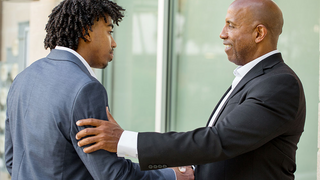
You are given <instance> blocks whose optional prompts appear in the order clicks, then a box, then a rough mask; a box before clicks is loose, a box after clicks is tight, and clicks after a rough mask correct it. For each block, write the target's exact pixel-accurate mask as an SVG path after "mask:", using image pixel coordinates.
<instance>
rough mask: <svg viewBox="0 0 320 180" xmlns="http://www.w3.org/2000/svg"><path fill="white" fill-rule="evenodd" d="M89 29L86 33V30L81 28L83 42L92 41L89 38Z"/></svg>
mask: <svg viewBox="0 0 320 180" xmlns="http://www.w3.org/2000/svg"><path fill="white" fill-rule="evenodd" d="M90 32H91V31H90V29H88V33H86V31H85V30H84V29H83V30H82V34H83V36H84V38H85V40H84V41H85V42H87V41H88V42H91V41H92V39H91V37H90Z"/></svg>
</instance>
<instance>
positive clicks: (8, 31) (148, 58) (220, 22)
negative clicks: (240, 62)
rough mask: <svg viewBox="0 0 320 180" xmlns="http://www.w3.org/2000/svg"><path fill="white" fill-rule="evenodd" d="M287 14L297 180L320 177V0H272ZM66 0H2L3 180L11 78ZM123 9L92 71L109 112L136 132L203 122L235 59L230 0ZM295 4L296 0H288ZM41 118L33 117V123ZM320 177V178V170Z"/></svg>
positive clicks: (134, 2)
mask: <svg viewBox="0 0 320 180" xmlns="http://www.w3.org/2000/svg"><path fill="white" fill-rule="evenodd" d="M274 1H275V2H276V3H277V4H278V5H279V7H280V8H281V9H282V11H283V14H284V19H285V25H284V29H283V33H282V35H281V36H280V39H279V46H278V50H279V51H280V52H281V53H282V56H283V58H284V60H285V62H286V63H287V64H288V65H289V66H290V67H291V68H292V69H293V70H294V71H295V72H296V73H297V74H298V76H299V77H300V79H301V81H302V83H303V85H304V88H305V94H306V101H307V119H306V125H305V132H304V133H303V135H302V137H301V140H300V142H299V144H298V151H297V160H296V161H297V172H296V173H295V174H296V179H297V180H315V179H317V152H318V117H319V112H320V111H319V110H318V107H319V106H318V104H319V68H320V67H319V50H320V49H319V42H320V38H319V24H320V14H319V12H320V1H319V0H307V1H302V0H291V1H290V2H288V1H287V0H274ZM59 2H60V0H33V1H32V0H0V179H1V180H7V179H10V177H9V176H8V173H7V171H6V168H5V162H4V128H5V127H4V121H5V118H6V116H5V111H6V96H7V92H8V89H9V87H10V85H11V83H12V81H13V79H14V78H15V76H16V75H17V74H18V73H19V72H21V71H22V70H23V69H24V68H26V67H27V66H29V65H30V64H31V63H32V62H34V61H36V60H37V59H40V58H42V57H44V56H46V55H47V54H48V53H49V51H48V50H45V49H44V45H43V41H44V37H45V30H44V28H45V25H46V23H47V20H48V15H49V14H50V13H51V10H52V9H53V8H54V7H55V6H56V5H57V4H58V3H59ZM114 2H116V3H118V4H119V5H121V6H122V7H124V8H125V9H126V11H125V18H124V19H123V21H122V22H121V23H120V26H119V27H115V30H114V31H115V33H114V38H115V41H116V42H117V45H118V46H117V48H116V49H115V58H114V60H113V61H112V63H109V66H108V67H107V68H106V69H105V70H98V69H94V71H95V72H96V74H97V76H98V78H99V80H100V82H101V83H102V84H103V85H104V86H105V87H106V89H107V92H108V96H109V101H110V102H109V105H110V109H111V113H112V115H113V117H114V118H115V119H116V120H117V121H118V123H119V124H120V125H121V126H122V128H124V129H126V130H133V131H158V132H166V131H188V130H193V129H195V128H198V127H202V126H205V125H206V122H207V120H208V118H209V116H210V114H211V112H212V110H213V108H214V107H215V105H216V104H217V103H218V101H219V100H220V98H221V97H222V95H223V93H224V92H225V91H226V90H227V88H228V87H229V86H230V85H231V82H232V80H233V78H234V76H233V70H234V69H235V68H236V66H235V65H234V64H232V63H230V62H229V61H228V59H227V56H226V55H225V52H224V46H223V44H222V40H221V39H220V38H219V34H220V32H221V30H222V27H223V26H224V23H225V16H226V12H227V9H228V6H229V5H230V3H231V2H232V0H114ZM289 3H290V4H289ZM35 126H36V125H35ZM319 179H320V178H319Z"/></svg>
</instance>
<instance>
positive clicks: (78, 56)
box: [55, 46, 97, 79]
mask: <svg viewBox="0 0 320 180" xmlns="http://www.w3.org/2000/svg"><path fill="white" fill-rule="evenodd" d="M55 49H58V50H63V51H68V52H70V53H72V54H74V55H75V56H77V58H79V59H80V61H81V62H82V63H83V65H84V66H85V67H86V68H87V69H88V71H89V73H90V74H91V76H93V77H94V78H96V79H97V77H96V75H95V74H94V72H93V70H92V69H91V67H90V65H89V64H88V62H87V61H86V60H85V59H84V58H83V57H82V56H81V55H80V54H79V53H77V52H76V51H74V50H73V49H70V48H67V47H63V46H56V48H55Z"/></svg>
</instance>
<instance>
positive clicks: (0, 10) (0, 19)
mask: <svg viewBox="0 0 320 180" xmlns="http://www.w3.org/2000/svg"><path fill="white" fill-rule="evenodd" d="M2 17H3V15H2V1H1V0H0V61H2V54H1V51H2V48H1V47H2V46H1V44H2Z"/></svg>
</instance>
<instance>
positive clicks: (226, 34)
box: [220, 26, 228, 39]
mask: <svg viewBox="0 0 320 180" xmlns="http://www.w3.org/2000/svg"><path fill="white" fill-rule="evenodd" d="M220 38H221V39H227V38H228V33H227V32H226V26H224V27H223V28H222V31H221V33H220Z"/></svg>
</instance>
